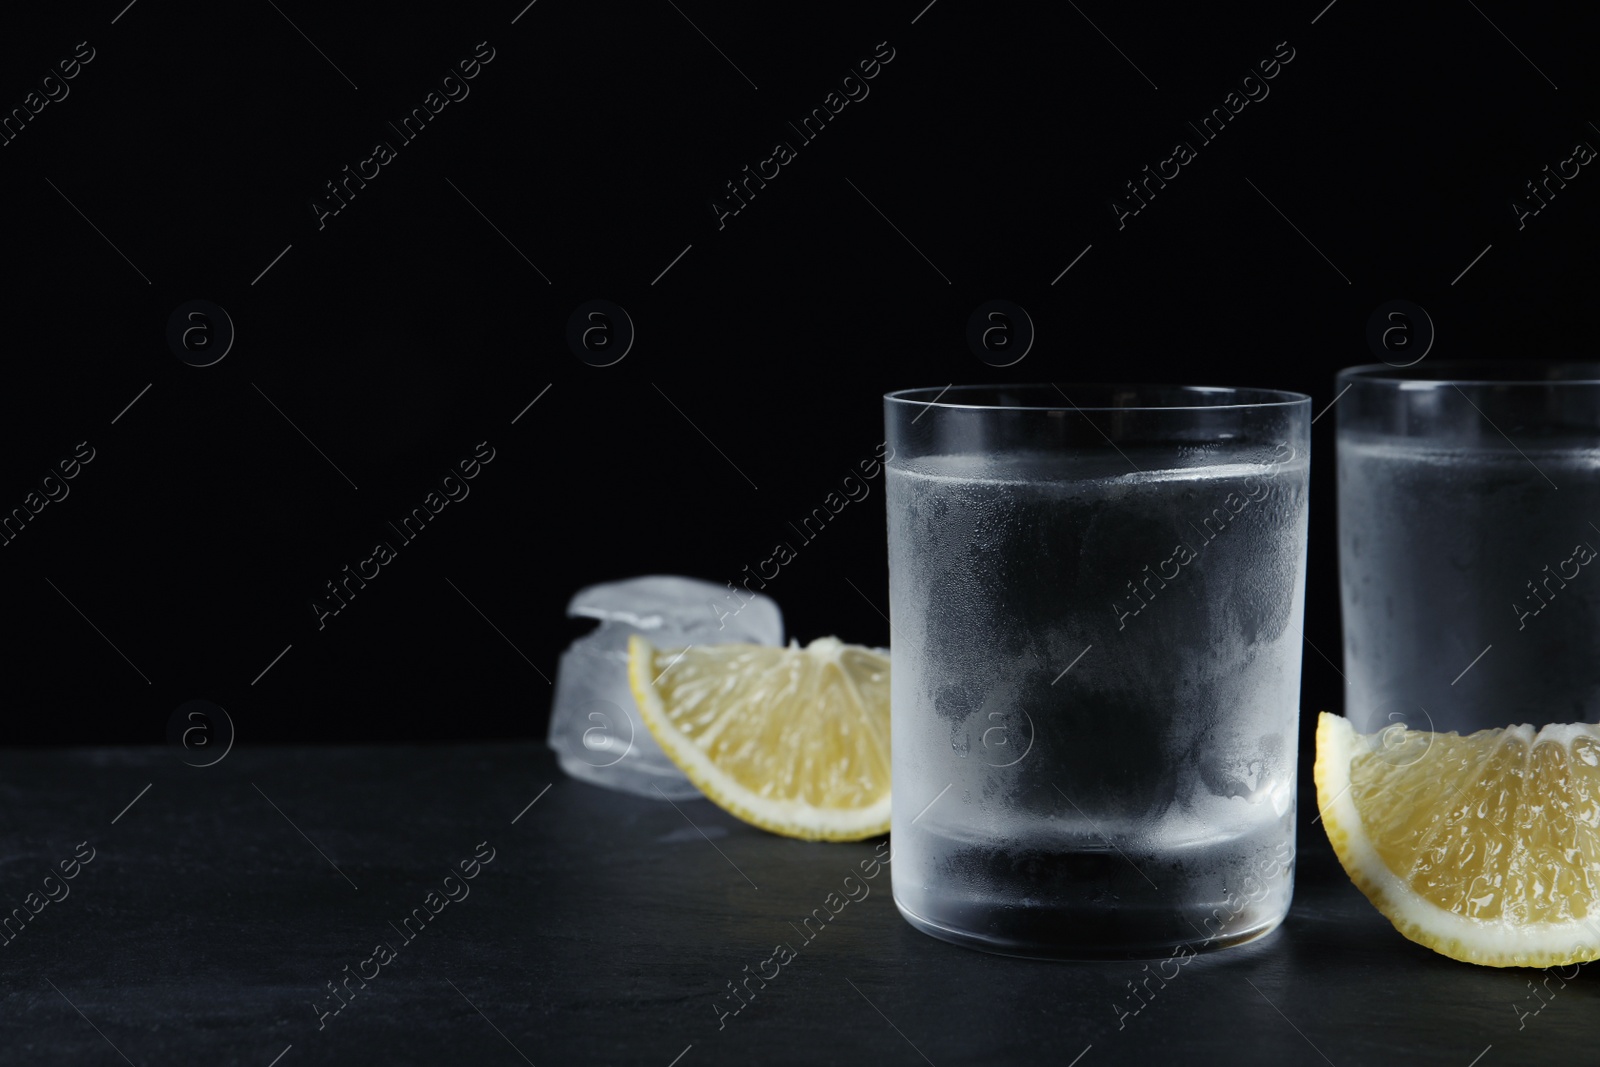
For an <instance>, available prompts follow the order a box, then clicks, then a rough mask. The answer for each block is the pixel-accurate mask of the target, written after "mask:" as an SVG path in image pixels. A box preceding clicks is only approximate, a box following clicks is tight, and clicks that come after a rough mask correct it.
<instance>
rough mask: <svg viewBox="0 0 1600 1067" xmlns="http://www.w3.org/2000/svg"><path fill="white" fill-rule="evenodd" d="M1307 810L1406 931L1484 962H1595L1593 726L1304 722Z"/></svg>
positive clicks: (1599, 748) (1599, 745) (1597, 891)
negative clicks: (1311, 782) (1308, 730)
mask: <svg viewBox="0 0 1600 1067" xmlns="http://www.w3.org/2000/svg"><path fill="white" fill-rule="evenodd" d="M1316 780H1317V806H1318V807H1319V808H1320V809H1321V810H1322V821H1323V824H1324V825H1325V826H1326V827H1327V832H1328V840H1329V841H1330V842H1332V843H1333V850H1334V852H1336V853H1337V854H1338V856H1339V862H1340V863H1342V864H1343V865H1344V869H1345V872H1346V873H1348V874H1349V875H1350V879H1351V881H1353V882H1355V884H1356V885H1357V886H1358V887H1359V888H1360V889H1361V891H1362V892H1363V893H1365V894H1366V895H1367V899H1368V900H1370V901H1372V903H1373V905H1374V906H1375V907H1376V908H1377V909H1378V910H1379V911H1380V912H1382V913H1383V914H1384V916H1385V917H1386V918H1388V920H1389V921H1390V922H1392V923H1393V924H1394V926H1395V929H1397V930H1399V931H1400V932H1401V933H1402V934H1404V935H1405V936H1406V937H1408V938H1410V939H1411V940H1413V941H1415V942H1417V943H1418V944H1420V945H1426V946H1427V947H1428V948H1431V949H1433V950H1434V951H1435V952H1439V953H1442V954H1444V955H1446V956H1449V957H1450V958H1451V959H1456V960H1462V961H1465V962H1467V963H1477V964H1482V965H1483V966H1486V967H1554V966H1565V965H1566V964H1569V963H1582V962H1585V961H1588V960H1593V959H1597V958H1600V726H1594V725H1590V724H1586V723H1565V724H1558V725H1554V726H1546V727H1544V728H1543V729H1542V730H1537V731H1536V730H1535V729H1534V728H1533V727H1532V726H1527V725H1523V726H1511V727H1507V728H1505V729H1503V730H1480V731H1478V732H1477V733H1474V734H1468V735H1466V736H1465V737H1463V736H1461V735H1459V734H1455V733H1447V734H1441V733H1431V732H1428V731H1425V730H1408V729H1406V728H1405V727H1403V726H1398V725H1396V726H1391V727H1389V728H1388V729H1387V730H1384V731H1382V732H1381V733H1377V734H1358V733H1356V732H1355V729H1354V728H1353V727H1352V726H1351V725H1350V722H1349V720H1348V719H1343V718H1340V717H1338V716H1335V715H1329V714H1328V713H1327V712H1323V713H1322V717H1321V719H1320V720H1319V721H1318V723H1317V764H1316Z"/></svg>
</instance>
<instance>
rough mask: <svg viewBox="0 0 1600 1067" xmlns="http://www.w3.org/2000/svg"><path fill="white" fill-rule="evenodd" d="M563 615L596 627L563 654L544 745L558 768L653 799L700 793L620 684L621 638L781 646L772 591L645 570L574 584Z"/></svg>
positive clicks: (661, 644)
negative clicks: (620, 577) (634, 575)
mask: <svg viewBox="0 0 1600 1067" xmlns="http://www.w3.org/2000/svg"><path fill="white" fill-rule="evenodd" d="M567 614H568V615H570V616H572V617H573V618H590V619H597V620H599V623H600V625H599V626H597V627H596V628H595V629H594V630H592V631H590V632H589V633H587V634H584V635H583V636H582V637H580V638H578V639H577V640H576V641H574V642H573V643H572V644H571V645H570V646H568V647H567V650H566V651H565V652H563V653H562V654H561V663H560V665H559V666H558V667H557V669H556V684H555V698H554V700H553V702H552V704H551V710H550V736H549V744H550V747H551V748H552V749H554V750H555V753H556V757H557V759H559V760H560V762H561V769H562V770H564V771H566V772H567V773H568V774H570V775H572V776H573V777H574V778H581V779H583V780H584V781H586V782H592V783H594V784H595V785H603V786H606V787H608V788H611V789H620V790H623V791H624V792H628V793H637V794H639V795H640V796H647V797H650V798H652V799H654V800H660V799H661V798H662V797H663V795H664V796H665V797H667V798H668V799H671V800H685V799H692V798H694V797H698V796H699V795H700V791H699V790H698V789H696V788H695V786H694V783H692V782H690V781H689V779H688V778H686V777H685V776H684V774H683V772H682V771H680V770H678V767H677V765H676V764H674V763H673V762H672V760H671V759H670V758H668V756H667V754H666V753H665V752H663V751H662V750H661V746H660V745H658V744H656V739H655V737H654V736H653V735H652V734H651V733H650V731H649V729H648V728H647V727H646V726H645V725H644V722H643V721H642V720H641V719H640V718H639V709H638V708H637V707H636V706H635V704H634V700H633V693H632V692H631V691H630V690H629V688H628V638H629V637H631V636H632V635H634V634H641V635H642V636H644V637H645V638H646V639H648V640H649V641H650V643H651V644H653V645H655V646H656V647H657V648H672V647H681V646H686V645H710V644H725V643H728V642H744V643H748V644H757V645H781V644H783V616H782V614H781V613H780V612H779V611H778V605H777V604H776V603H775V602H774V601H773V600H772V598H770V597H766V596H762V595H761V594H760V593H756V594H753V595H752V594H749V593H748V592H746V591H743V590H741V591H740V593H739V594H737V595H735V594H734V593H733V592H731V591H730V590H729V589H728V587H727V586H725V585H717V584H715V583H713V582H705V581H700V580H699V579H695V578H681V577H677V576H675V575H650V576H647V577H642V578H629V579H627V580H626V581H620V582H602V583H600V584H599V585H591V586H588V587H587V588H584V589H580V590H578V592H577V594H576V595H574V596H573V598H572V601H571V603H569V604H568V605H567Z"/></svg>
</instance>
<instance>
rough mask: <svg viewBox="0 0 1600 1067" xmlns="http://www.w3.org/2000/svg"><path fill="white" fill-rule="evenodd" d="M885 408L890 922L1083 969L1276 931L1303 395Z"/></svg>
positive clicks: (1290, 716) (1022, 396) (1286, 874)
mask: <svg viewBox="0 0 1600 1067" xmlns="http://www.w3.org/2000/svg"><path fill="white" fill-rule="evenodd" d="M884 409H885V420H886V422H887V427H888V440H889V443H890V445H891V447H892V448H893V451H892V452H891V453H890V454H889V458H888V462H887V486H886V491H887V507H888V520H889V522H888V525H889V594H890V605H891V608H890V617H891V623H890V625H891V641H892V655H893V664H894V669H893V677H892V682H891V704H892V715H893V719H892V726H893V737H894V746H893V771H894V800H893V812H892V816H891V820H892V829H893V843H894V862H893V866H892V868H891V870H892V872H893V884H894V897H895V903H896V905H897V906H898V907H899V909H900V913H901V914H902V915H903V916H905V918H906V919H907V920H908V921H909V922H910V923H911V924H912V925H913V926H915V927H916V928H917V929H919V930H922V931H924V932H926V933H928V934H932V935H933V936H935V937H939V938H944V939H945V940H948V941H953V942H955V943H957V944H962V945H967V946H970V947H973V948H979V949H986V950H989V951H993V952H1000V953H1006V954H1011V955H1020V956H1035V957H1061V958H1073V959H1107V958H1153V957H1162V956H1168V955H1172V954H1176V953H1180V952H1183V953H1187V952H1191V951H1201V950H1206V949H1214V948H1219V947H1222V946H1226V945H1232V944H1237V943H1240V942H1243V941H1248V940H1250V939H1252V938H1256V937H1259V936H1261V935H1263V934H1265V933H1267V932H1269V931H1270V930H1272V929H1273V928H1274V927H1276V926H1277V925H1278V923H1279V922H1281V921H1282V919H1283V916H1284V914H1285V913H1286V912H1287V910H1288V907H1289V900H1290V896H1291V894H1292V892H1293V878H1294V834H1295V821H1294V820H1295V772H1296V763H1297V760H1296V752H1297V739H1298V732H1299V718H1300V713H1299V689H1300V645H1301V639H1302V638H1301V618H1302V613H1303V610H1304V602H1305V551H1306V492H1307V476H1308V464H1307V460H1308V449H1309V445H1310V437H1309V429H1310V400H1309V399H1308V398H1307V397H1305V396H1302V395H1300V394H1298V393H1285V392H1275V391H1270V390H1263V389H1219V388H1201V387H1190V386H1153V385H1128V386H1105V385H1070V386H1060V387H1057V386H1055V385H997V386H954V387H950V388H944V389H908V390H904V391H901V392H894V393H889V394H888V395H887V396H886V397H885V398H884Z"/></svg>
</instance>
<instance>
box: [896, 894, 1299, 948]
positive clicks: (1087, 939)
mask: <svg viewBox="0 0 1600 1067" xmlns="http://www.w3.org/2000/svg"><path fill="white" fill-rule="evenodd" d="M894 904H895V907H896V908H898V909H900V914H901V915H902V916H904V918H905V920H906V922H908V923H910V924H911V925H912V926H914V927H915V928H916V929H918V930H921V931H922V932H923V933H925V934H928V935H929V936H931V937H937V938H938V939H939V940H941V941H948V942H950V943H951V944H953V945H960V946H961V947H962V948H970V949H977V950H978V951H981V952H991V953H994V954H996V955H1000V956H1017V957H1021V958H1023V959H1035V960H1079V961H1086V962H1087V961H1096V960H1154V959H1167V958H1169V957H1173V956H1178V955H1184V956H1188V955H1193V954H1197V953H1201V952H1214V951H1216V950H1217V949H1223V948H1231V947H1232V946H1235V945H1242V944H1245V943H1246V942H1248V941H1255V940H1257V939H1258V938H1262V937H1265V936H1266V935H1268V934H1270V933H1271V932H1272V931H1274V930H1276V929H1277V928H1278V926H1279V925H1280V924H1282V922H1283V920H1284V916H1285V915H1287V914H1288V903H1287V901H1283V902H1282V903H1281V904H1280V903H1279V902H1278V901H1267V902H1263V905H1252V906H1250V907H1247V908H1245V909H1244V910H1243V911H1241V912H1239V913H1238V914H1237V915H1234V916H1232V917H1230V918H1229V920H1228V922H1227V923H1226V925H1225V926H1224V927H1223V928H1222V929H1221V930H1220V931H1219V932H1218V933H1217V934H1215V935H1212V934H1210V933H1209V932H1207V930H1206V926H1205V922H1206V920H1207V919H1210V918H1212V915H1213V914H1214V913H1213V912H1210V911H1207V912H1201V911H1199V910H1198V909H1196V911H1195V914H1194V915H1193V916H1192V917H1186V916H1185V915H1183V914H1182V913H1181V912H1174V911H1173V910H1172V909H1171V908H1163V909H1159V910H1158V909H1153V908H1152V909H1138V910H1129V909H1116V908H1104V907H1087V908H1082V909H1073V910H1070V911H1068V910H1063V909H1058V908H1057V909H1050V910H1049V911H1043V910H1039V909H1032V908H1028V907H1026V906H1020V905H1000V904H986V905H979V904H968V905H965V906H962V907H960V909H959V912H960V916H959V917H960V918H961V919H962V921H963V923H964V925H962V926H955V925H951V923H950V922H948V921H945V922H937V921H935V920H933V919H930V918H927V917H925V916H922V915H918V914H917V913H916V912H915V911H913V910H911V909H910V908H908V907H906V906H905V904H903V903H902V902H901V901H900V897H899V894H895V899H894ZM947 910H949V909H947ZM1214 921H1215V920H1214V919H1213V922H1214ZM1185 927H1187V928H1188V933H1187V936H1185V933H1184V928H1185Z"/></svg>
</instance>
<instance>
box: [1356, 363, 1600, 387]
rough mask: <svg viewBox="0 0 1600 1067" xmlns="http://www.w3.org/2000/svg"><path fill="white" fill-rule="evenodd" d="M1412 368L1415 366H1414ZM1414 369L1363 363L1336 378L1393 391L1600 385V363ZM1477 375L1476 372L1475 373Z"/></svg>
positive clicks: (1455, 365) (1452, 365)
mask: <svg viewBox="0 0 1600 1067" xmlns="http://www.w3.org/2000/svg"><path fill="white" fill-rule="evenodd" d="M1413 366H1416V365H1415V364H1414V365H1413ZM1413 366H1405V367H1396V366H1394V365H1393V364H1390V363H1362V364H1359V365H1357V366H1354V367H1344V368H1341V369H1340V370H1339V372H1338V373H1337V374H1335V375H1334V378H1335V380H1336V381H1339V382H1349V383H1350V384H1351V385H1354V384H1356V383H1357V382H1360V383H1363V384H1370V385H1374V386H1379V387H1386V388H1390V389H1405V388H1407V387H1410V388H1416V387H1417V386H1424V385H1436V386H1446V385H1472V386H1519V387H1524V388H1526V387H1535V388H1550V387H1552V386H1573V385H1590V386H1596V385H1600V360H1589V359H1520V360H1512V359H1457V360H1440V361H1437V362H1434V363H1431V364H1429V367H1430V368H1432V370H1431V371H1428V372H1421V373H1412V370H1413ZM1577 369H1582V370H1583V371H1584V372H1585V373H1584V375H1583V376H1580V377H1571V378H1561V377H1544V378H1537V377H1530V376H1529V373H1530V372H1533V373H1537V372H1538V371H1541V370H1544V371H1559V370H1577ZM1496 370H1503V371H1506V372H1508V373H1507V374H1506V375H1505V376H1503V377H1492V376H1491V377H1485V375H1486V374H1492V372H1493V371H1496ZM1474 372H1477V373H1476V374H1475V373H1474Z"/></svg>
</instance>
